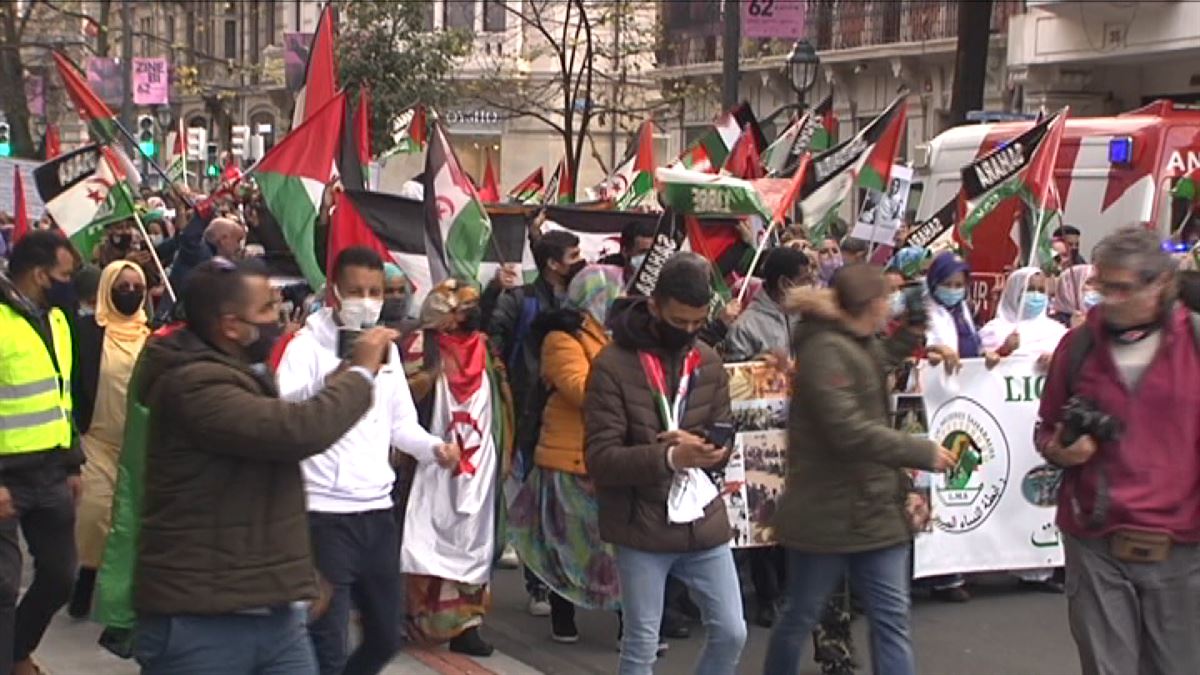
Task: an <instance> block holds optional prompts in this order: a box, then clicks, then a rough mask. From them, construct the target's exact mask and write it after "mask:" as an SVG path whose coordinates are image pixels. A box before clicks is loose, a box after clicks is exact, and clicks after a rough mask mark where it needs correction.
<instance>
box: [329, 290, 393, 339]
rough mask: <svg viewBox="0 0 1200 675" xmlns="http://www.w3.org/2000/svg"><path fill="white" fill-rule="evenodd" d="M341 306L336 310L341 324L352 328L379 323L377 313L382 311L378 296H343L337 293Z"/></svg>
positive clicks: (356, 328)
mask: <svg viewBox="0 0 1200 675" xmlns="http://www.w3.org/2000/svg"><path fill="white" fill-rule="evenodd" d="M337 297H338V301H339V302H341V305H342V308H341V309H339V310H338V318H340V319H341V320H342V325H344V326H345V327H346V328H350V329H352V330H362V329H363V328H372V327H374V326H375V324H377V323H379V313H380V312H382V311H383V300H381V299H379V298H343V297H342V296H341V294H340V293H338V294H337Z"/></svg>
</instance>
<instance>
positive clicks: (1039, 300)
mask: <svg viewBox="0 0 1200 675" xmlns="http://www.w3.org/2000/svg"><path fill="white" fill-rule="evenodd" d="M1049 304H1050V297H1049V296H1047V295H1046V294H1045V293H1042V292H1041V291H1029V292H1027V293H1026V294H1025V312H1024V317H1025V318H1026V319H1033V318H1036V317H1039V316H1041V315H1042V313H1043V312H1045V311H1046V306H1047V305H1049Z"/></svg>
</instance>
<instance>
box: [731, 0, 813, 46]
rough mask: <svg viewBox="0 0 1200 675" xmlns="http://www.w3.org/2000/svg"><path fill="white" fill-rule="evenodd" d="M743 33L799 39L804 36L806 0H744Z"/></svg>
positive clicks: (764, 36) (746, 34) (748, 35)
mask: <svg viewBox="0 0 1200 675" xmlns="http://www.w3.org/2000/svg"><path fill="white" fill-rule="evenodd" d="M739 4H740V5H741V8H742V35H743V36H744V37H748V38H779V39H787V40H798V39H800V38H802V37H804V25H805V0H742V2H740V3H739Z"/></svg>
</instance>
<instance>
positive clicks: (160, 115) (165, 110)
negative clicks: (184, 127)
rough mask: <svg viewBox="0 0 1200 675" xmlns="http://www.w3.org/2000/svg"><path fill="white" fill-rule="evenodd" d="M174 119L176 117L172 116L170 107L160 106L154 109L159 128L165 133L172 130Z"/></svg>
mask: <svg viewBox="0 0 1200 675" xmlns="http://www.w3.org/2000/svg"><path fill="white" fill-rule="evenodd" d="M172 117H174V115H172V114H171V107H170V106H165V105H159V106H155V107H154V119H155V121H157V122H158V128H159V129H162V130H163V131H164V132H165V131H166V130H167V129H170V128H171V118H172Z"/></svg>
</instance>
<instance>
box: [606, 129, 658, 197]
mask: <svg viewBox="0 0 1200 675" xmlns="http://www.w3.org/2000/svg"><path fill="white" fill-rule="evenodd" d="M654 166H655V163H654V123H653V122H652V121H651V120H646V121H644V122H642V126H641V127H640V128H639V129H638V134H637V138H636V140H635V141H634V143H633V144H632V145H630V147H629V149H628V150H627V151H626V153H625V159H624V160H623V161H622V162H621V164H620V165H618V166H617V168H616V170H614V171H613V172H612V174H610V175H609V176H608V178H606V179H605V180H604V182H602V183H601V184H600V185H599V186H598V187H597V188H596V190H595V192H596V193H597V195H598V196H599V198H600V199H601V200H609V201H611V202H613V204H614V206H615V207H616V208H618V209H620V210H623V211H630V210H633V209H636V208H640V207H653V206H655V205H654V204H653V201H654V200H653V194H654Z"/></svg>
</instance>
